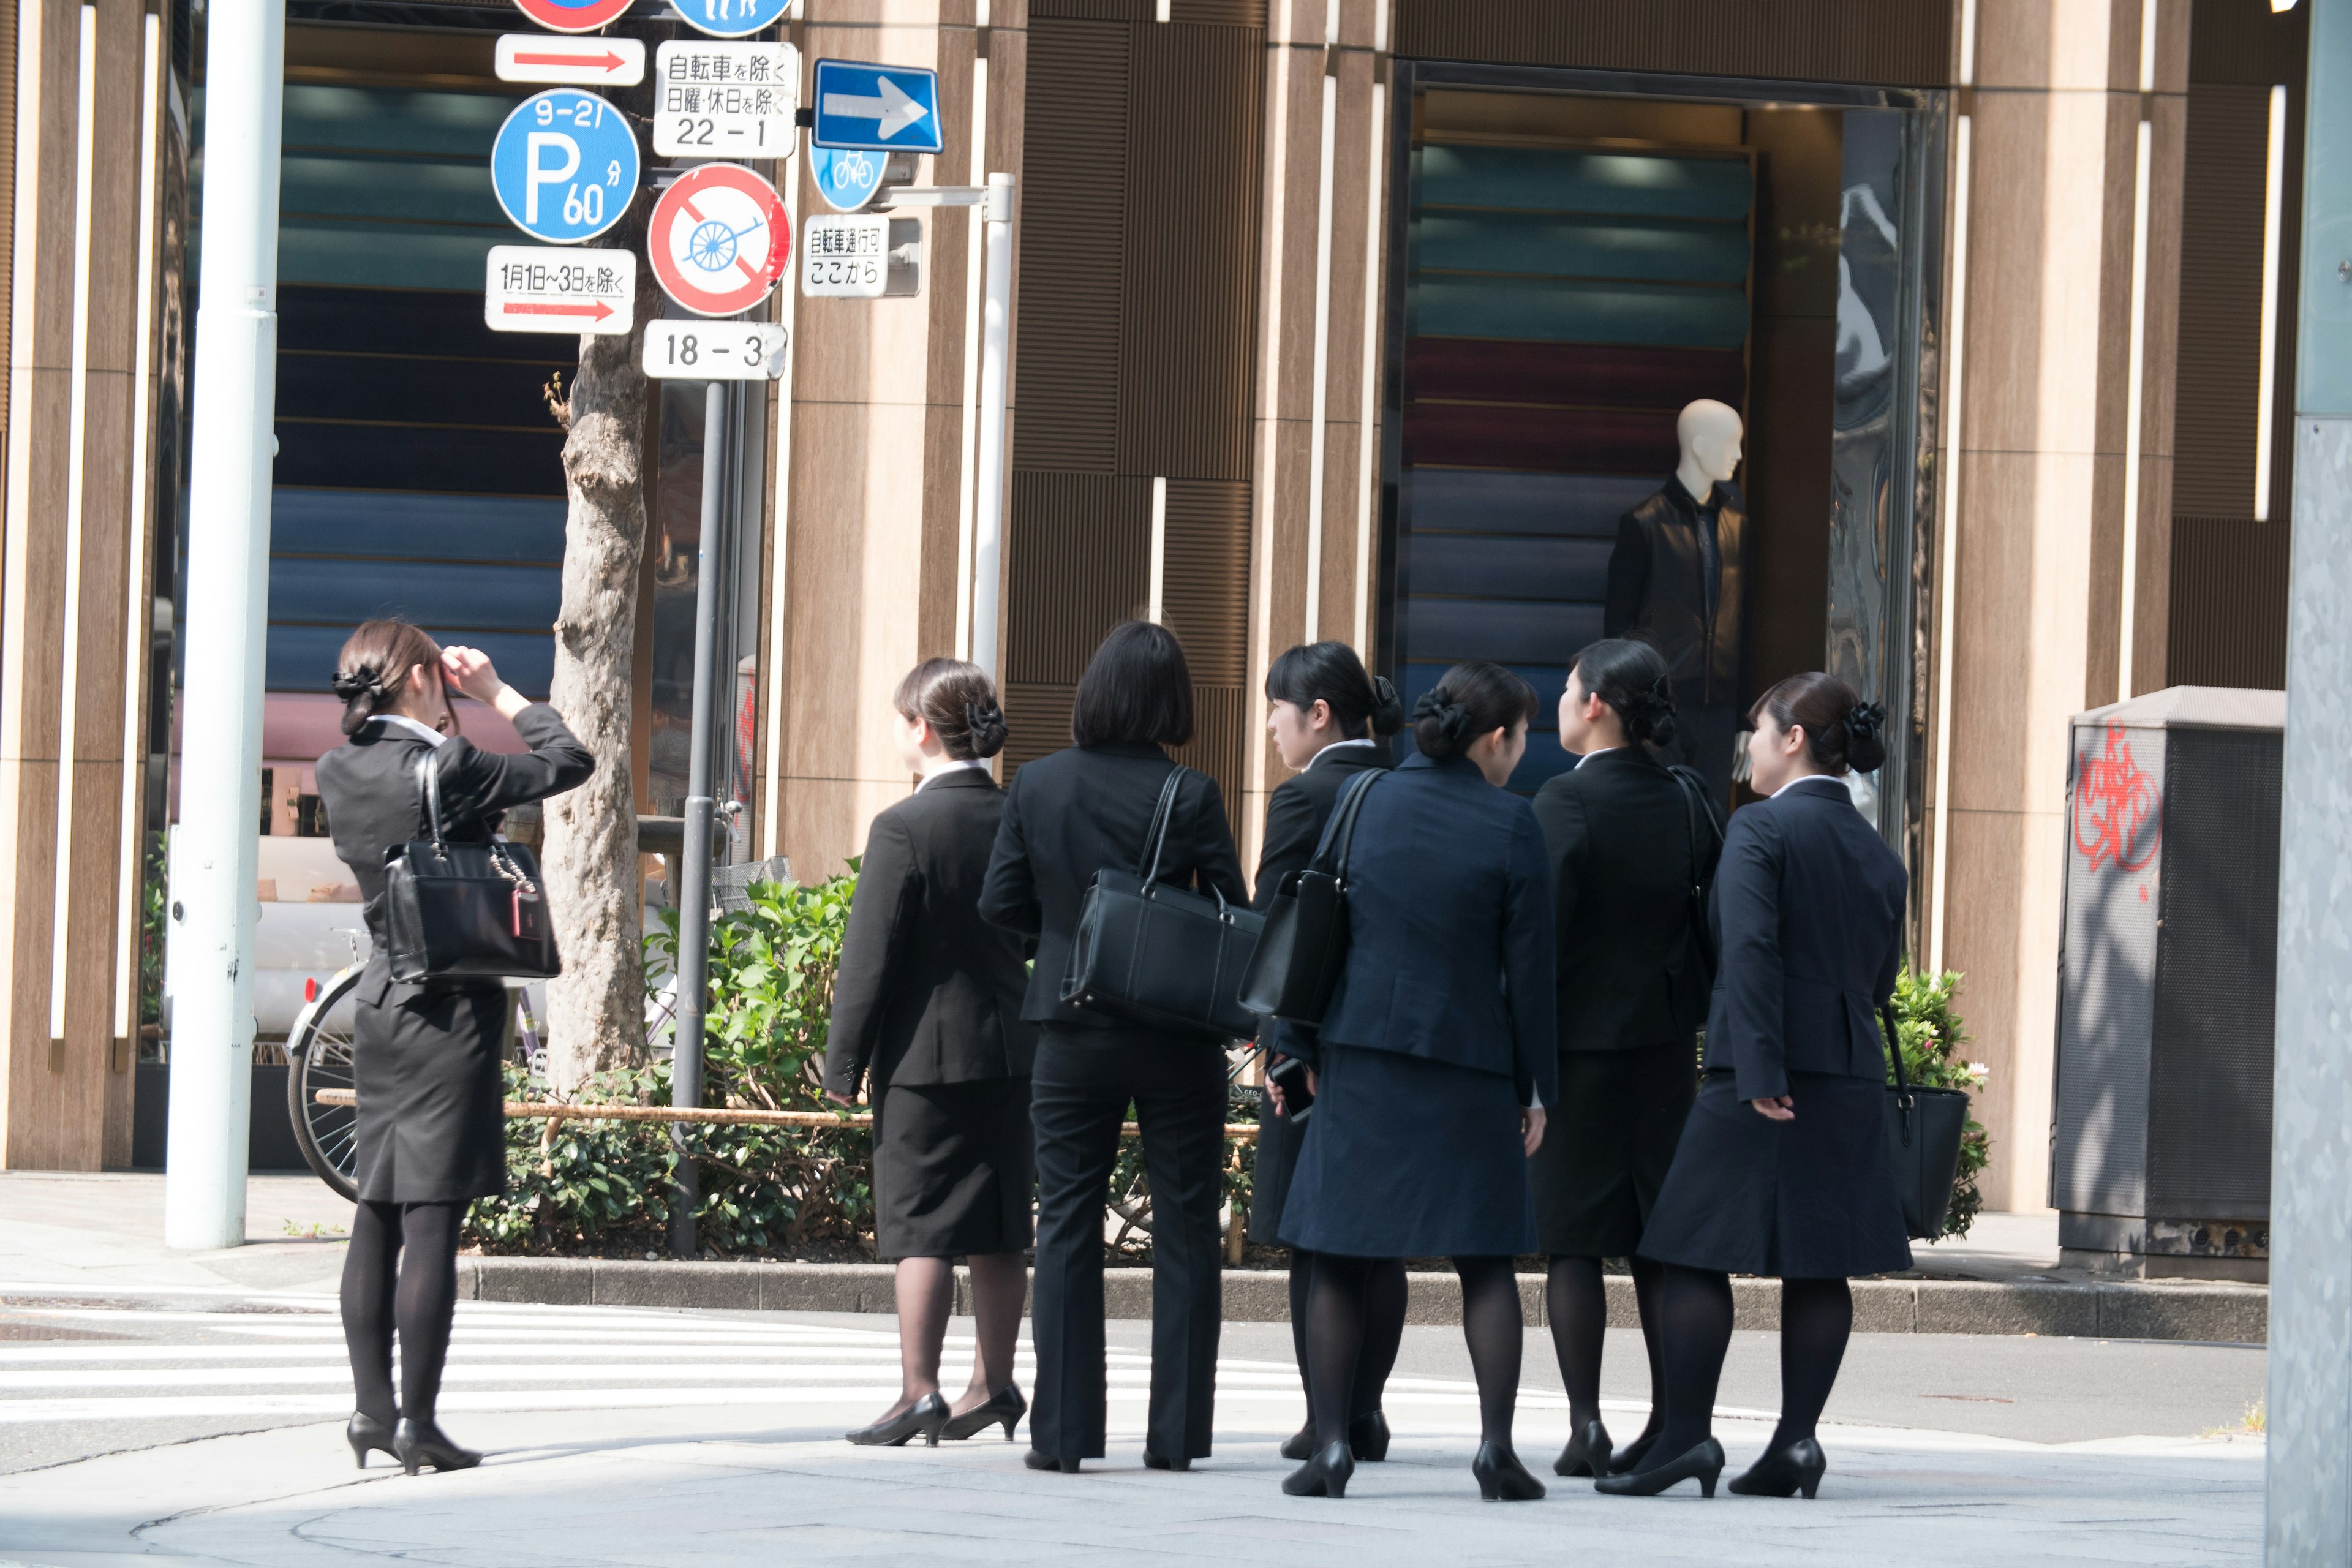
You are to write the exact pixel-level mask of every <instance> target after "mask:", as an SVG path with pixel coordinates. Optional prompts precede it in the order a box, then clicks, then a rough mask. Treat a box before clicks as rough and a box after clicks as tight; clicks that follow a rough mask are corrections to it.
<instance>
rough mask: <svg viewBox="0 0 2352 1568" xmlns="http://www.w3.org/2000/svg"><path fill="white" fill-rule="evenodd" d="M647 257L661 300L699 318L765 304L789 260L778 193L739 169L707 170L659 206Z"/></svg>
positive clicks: (789, 239)
mask: <svg viewBox="0 0 2352 1568" xmlns="http://www.w3.org/2000/svg"><path fill="white" fill-rule="evenodd" d="M792 254H793V233H792V220H791V219H790V218H788V217H787V216H785V215H784V203H783V198H782V197H781V196H779V195H776V187H775V186H773V185H772V184H768V182H767V181H765V180H763V179H761V178H760V176H759V175H757V174H753V173H752V172H751V170H749V169H746V168H744V167H743V166H742V165H741V164H740V163H704V164H702V165H700V166H699V167H698V168H694V169H690V170H688V172H687V173H686V174H683V175H681V176H680V177H679V179H678V182H677V184H674V185H672V186H670V188H669V189H667V190H666V191H664V192H663V193H662V195H661V200H659V201H657V202H656V203H655V204H654V211H653V216H652V218H651V219H650V220H649V221H648V222H647V224H646V257H647V258H648V259H650V260H651V261H652V263H653V268H654V279H655V280H656V282H658V283H660V285H661V286H662V292H664V293H665V294H667V295H668V296H669V297H670V298H671V299H673V300H677V302H678V303H679V304H681V305H683V306H685V307H686V308H687V309H688V310H691V311H693V312H694V313H695V314H696V315H698V316H733V315H739V314H740V313H741V312H743V311H745V310H750V309H751V307H752V306H754V305H756V304H758V303H759V302H760V301H761V300H764V299H766V298H767V297H768V290H769V289H772V288H774V287H775V286H776V279H779V278H781V277H782V276H783V272H784V265H785V263H786V262H787V261H789V260H790V259H791V258H792Z"/></svg>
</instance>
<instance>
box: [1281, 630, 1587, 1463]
mask: <svg viewBox="0 0 2352 1568" xmlns="http://www.w3.org/2000/svg"><path fill="white" fill-rule="evenodd" d="M1535 710H1536V694H1535V691H1534V689H1532V688H1530V687H1529V686H1528V683H1527V682H1526V681H1524V680H1522V679H1519V678H1518V677H1517V676H1516V675H1514V674H1512V673H1511V672H1510V671H1509V670H1507V669H1505V668H1503V667H1502V666H1500V665H1496V664H1484V663H1475V664H1458V665H1455V666H1454V668H1452V669H1449V670H1447V671H1446V672H1445V675H1444V678H1443V679H1440V680H1439V681H1438V683H1437V685H1436V686H1435V687H1434V688H1433V689H1431V690H1430V691H1429V693H1428V694H1427V695H1426V696H1424V697H1423V699H1422V700H1421V701H1420V702H1419V703H1418V704H1417V705H1416V706H1415V708H1414V710H1413V742H1414V744H1415V745H1416V746H1417V747H1418V749H1419V754H1418V755H1415V756H1412V757H1408V758H1406V759H1405V761H1404V762H1403V763H1402V764H1400V765H1399V766H1398V767H1397V768H1396V770H1395V771H1394V772H1392V773H1387V774H1385V775H1382V776H1380V777H1377V778H1373V779H1369V780H1364V781H1360V783H1359V784H1358V785H1357V786H1356V787H1357V788H1359V789H1361V790H1364V791H1365V792H1366V793H1365V794H1364V796H1363V800H1362V804H1361V805H1360V807H1359V815H1358V816H1357V818H1356V834H1355V838H1354V841H1353V844H1352V846H1351V847H1350V849H1349V865H1348V894H1347V897H1348V919H1349V945H1348V956H1347V962H1346V964H1345V966H1344V968H1343V969H1342V970H1341V972H1340V975H1339V984H1338V986H1337V987H1336V989H1334V991H1333V992H1332V994H1331V1000H1330V1004H1329V1005H1328V1006H1327V1007H1326V1008H1325V1009H1324V1013H1323V1021H1322V1023H1321V1025H1320V1026H1318V1028H1317V1029H1316V1030H1314V1031H1312V1032H1310V1031H1307V1030H1303V1029H1298V1028H1296V1027H1293V1026H1291V1025H1289V1024H1284V1025H1282V1026H1279V1027H1278V1028H1277V1029H1276V1035H1275V1049H1276V1050H1277V1051H1279V1052H1281V1053H1282V1054H1284V1055H1286V1056H1293V1057H1297V1058H1300V1059H1302V1060H1304V1061H1305V1062H1306V1063H1307V1066H1308V1067H1309V1068H1312V1069H1313V1073H1314V1076H1313V1079H1312V1080H1311V1081H1310V1082H1309V1084H1308V1089H1309V1090H1310V1091H1311V1092H1312V1093H1313V1094H1314V1095H1315V1097H1316V1099H1315V1105H1314V1115H1313V1117H1312V1118H1311V1119H1310V1120H1309V1121H1307V1136H1306V1138H1305V1139H1304V1140H1303V1141H1302V1142H1301V1143H1300V1145H1299V1150H1298V1170H1297V1174H1295V1175H1294V1176H1293V1177H1292V1178H1291V1186H1290V1195H1289V1201H1288V1204H1287V1205H1286V1208H1285V1210H1284V1214H1283V1223H1282V1239H1283V1240H1284V1241H1286V1242H1287V1243H1288V1244H1289V1245H1291V1246H1292V1247H1304V1248H1306V1249H1307V1250H1308V1251H1310V1252H1312V1253H1314V1254H1315V1282H1314V1287H1313V1289H1312V1290H1311V1291H1310V1293H1309V1296H1308V1300H1307V1313H1308V1322H1307V1356H1308V1358H1309V1360H1310V1361H1311V1362H1312V1363H1313V1365H1312V1368H1311V1371H1310V1375H1309V1377H1308V1380H1307V1381H1308V1385H1309V1397H1310V1398H1311V1400H1312V1401H1313V1404H1314V1406H1315V1440H1316V1444H1317V1447H1316V1451H1315V1455H1314V1457H1313V1458H1310V1459H1308V1460H1307V1463H1306V1464H1304V1465H1302V1466H1300V1467H1299V1468H1298V1469H1297V1471H1296V1472H1294V1473H1293V1474H1292V1475H1291V1476H1290V1477H1288V1478H1287V1479H1285V1480H1284V1482H1283V1483H1282V1489H1283V1490H1284V1491H1286V1492H1288V1493H1290V1494H1291V1495H1292V1496H1294V1497H1342V1496H1345V1495H1346V1493H1347V1487H1348V1478H1349V1476H1350V1475H1351V1474H1353V1473H1354V1470H1355V1468H1356V1465H1355V1459H1354V1457H1353V1456H1352V1454H1351V1453H1350V1451H1349V1444H1348V1422H1349V1415H1350V1414H1351V1411H1350V1408H1349V1398H1350V1396H1351V1394H1352V1390H1353V1388H1354V1384H1355V1377H1356V1367H1357V1363H1358V1361H1359V1359H1360V1355H1361V1353H1362V1346H1363V1343H1364V1339H1365V1325H1366V1320H1367V1317H1368V1311H1367V1301H1368V1296H1369V1294H1370V1284H1371V1279H1372V1277H1373V1275H1374V1273H1375V1272H1376V1271H1377V1270H1378V1269H1379V1268H1381V1266H1382V1264H1381V1260H1383V1259H1389V1258H1426V1257H1431V1256H1438V1255H1443V1256H1447V1257H1451V1258H1453V1259H1454V1271H1455V1272H1456V1273H1457V1274H1459V1275H1460V1276H1461V1279H1462V1323H1463V1329H1464V1331H1465V1335H1466V1337H1467V1338H1468V1340H1469V1342H1470V1364H1471V1367H1472V1369H1473V1371H1474V1372H1475V1374H1476V1377H1477V1382H1478V1426H1479V1437H1480V1442H1479V1446H1478V1453H1477V1457H1476V1458H1475V1459H1474V1460H1473V1461H1472V1463H1471V1467H1470V1468H1471V1473H1472V1474H1473V1475H1475V1476H1476V1477H1477V1479H1478V1490H1479V1493H1480V1495H1481V1496H1483V1497H1486V1498H1487V1499H1489V1500H1494V1499H1507V1500H1523V1499H1532V1498H1539V1497H1541V1496H1543V1495H1544V1489H1543V1484H1542V1483H1541V1482H1539V1481H1538V1480H1537V1479H1535V1478H1534V1477H1533V1476H1530V1475H1529V1474H1528V1472H1527V1468H1526V1467H1525V1466H1523V1465H1521V1464H1520V1463H1519V1460H1518V1457H1517V1454H1515V1453H1514V1452H1513V1451H1512V1448H1511V1418H1512V1415H1513V1408H1514V1406H1515V1405H1516V1403H1517V1395H1518V1384H1519V1352H1520V1349H1521V1341H1522V1339H1523V1337H1524V1335H1525V1328H1524V1325H1523V1322H1522V1320H1521V1317H1520V1313H1519V1291H1518V1283H1517V1279H1514V1278H1513V1276H1512V1272H1511V1259H1512V1258H1515V1257H1517V1255H1519V1254H1521V1253H1524V1252H1527V1251H1528V1250H1530V1249H1531V1248H1533V1247H1534V1246H1535V1240H1536V1229H1535V1215H1534V1212H1533V1210H1532V1208H1531V1206H1530V1205H1529V1201H1528V1166H1527V1162H1528V1155H1530V1154H1532V1153H1534V1152H1535V1151H1536V1149H1537V1147H1538V1145H1539V1144H1541V1143H1542V1142H1543V1133H1544V1110H1543V1108H1544V1106H1546V1105H1547V1104H1549V1103H1550V1102H1552V1101H1553V1100H1556V1099H1557V1098H1558V1091H1557V1084H1558V1076H1557V1075H1558V1054H1557V1046H1556V1043H1555V1041H1554V1039H1553V1030H1552V921H1551V877H1550V875H1549V871H1548V869H1547V868H1546V867H1545V865H1544V842H1543V831H1542V829H1541V828H1539V827H1538V826H1536V819H1535V814H1534V812H1533V811H1531V810H1529V809H1528V803H1527V802H1526V801H1524V800H1522V799H1520V798H1519V797H1518V796H1517V795H1512V794H1510V793H1508V792H1507V791H1506V790H1504V789H1503V788H1502V787H1501V786H1502V785H1504V784H1507V783H1508V782H1509V781H1510V777H1511V772H1512V770H1513V769H1514V768H1516V767H1517V765H1518V761H1519V758H1520V757H1521V756H1522V755H1524V754H1525V753H1526V751H1527V743H1528V720H1529V719H1531V718H1533V717H1534V716H1535ZM1275 1092H1276V1095H1277V1098H1282V1099H1286V1095H1284V1094H1283V1093H1282V1090H1281V1089H1280V1086H1279V1085H1278V1084H1277V1085H1276V1090H1275Z"/></svg>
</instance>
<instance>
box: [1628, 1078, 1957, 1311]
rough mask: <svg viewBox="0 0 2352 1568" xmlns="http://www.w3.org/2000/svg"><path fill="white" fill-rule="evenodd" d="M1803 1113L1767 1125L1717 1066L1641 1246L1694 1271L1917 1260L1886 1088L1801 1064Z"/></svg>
mask: <svg viewBox="0 0 2352 1568" xmlns="http://www.w3.org/2000/svg"><path fill="white" fill-rule="evenodd" d="M1789 1095H1790V1100H1793V1101H1794V1105H1795V1110H1796V1112H1797V1119H1796V1120H1795V1121H1767V1120H1765V1119H1764V1118H1763V1117H1762V1116H1760V1115H1759V1114H1757V1111H1756V1109H1755V1107H1753V1106H1751V1105H1749V1104H1748V1102H1747V1101H1746V1100H1741V1099H1740V1098H1739V1091H1738V1089H1737V1087H1736V1086H1735V1085H1734V1083H1733V1079H1732V1075H1731V1074H1729V1073H1727V1072H1724V1073H1710V1074H1709V1075H1708V1076H1707V1078H1706V1081H1705V1082H1703V1083H1702V1084H1701V1085H1700V1086H1699V1091H1698V1100H1697V1103H1696V1104H1695V1105H1693V1106H1692V1107H1691V1113H1690V1120H1689V1121H1688V1122H1686V1123H1685V1125H1684V1128H1683V1136H1682V1142H1681V1144H1680V1145H1679V1146H1678V1147H1677V1148H1676V1149H1675V1163H1674V1167H1673V1169H1672V1170H1670V1171H1668V1172H1667V1173H1666V1184H1665V1188H1664V1191H1662V1192H1661V1193H1660V1194H1658V1202H1657V1206H1656V1207H1655V1208H1654V1209H1653V1210H1652V1211H1651V1213H1650V1223H1649V1225H1648V1226H1647V1227H1646V1228H1645V1229H1644V1230H1643V1233H1642V1246H1641V1254H1642V1256H1643V1257H1644V1258H1655V1259H1657V1260H1658V1261H1659V1262H1661V1263H1676V1264H1680V1265H1682V1266H1683V1267H1684V1268H1709V1269H1716V1270H1719V1271H1720V1272H1723V1273H1726V1274H1760V1275H1766V1276H1770V1277H1773V1278H1777V1279H1850V1278H1852V1277H1853V1276H1855V1275H1858V1274H1885V1273H1890V1272H1892V1271H1894V1270H1895V1269H1900V1268H1910V1267H1911V1244H1910V1243H1909V1241H1907V1240H1906V1238H1905V1237H1904V1234H1903V1211H1902V1209H1901V1207H1900V1205H1898V1203H1897V1201H1896V1199H1895V1173H1894V1169H1893V1166H1892V1165H1891V1163H1889V1161H1888V1159H1887V1156H1886V1089H1885V1086H1884V1085H1883V1084H1880V1083H1877V1082H1875V1081H1874V1080H1872V1079H1863V1078H1847V1077H1843V1076H1841V1075H1837V1074H1831V1073H1811V1072H1792V1073H1790V1075H1789Z"/></svg>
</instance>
